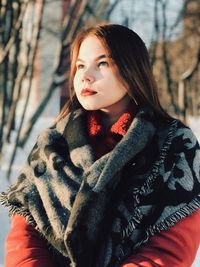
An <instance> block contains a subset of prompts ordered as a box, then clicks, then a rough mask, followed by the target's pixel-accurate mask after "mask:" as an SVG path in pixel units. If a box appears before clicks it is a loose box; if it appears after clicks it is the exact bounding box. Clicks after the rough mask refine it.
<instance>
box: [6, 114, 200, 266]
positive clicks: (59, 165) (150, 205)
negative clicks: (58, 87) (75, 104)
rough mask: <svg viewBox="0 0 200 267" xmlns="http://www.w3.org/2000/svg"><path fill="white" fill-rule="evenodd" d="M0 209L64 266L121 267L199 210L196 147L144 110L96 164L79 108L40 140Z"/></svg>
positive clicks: (174, 125) (185, 132)
mask: <svg viewBox="0 0 200 267" xmlns="http://www.w3.org/2000/svg"><path fill="white" fill-rule="evenodd" d="M1 203H2V204H3V205H5V206H8V207H9V210H10V213H11V214H12V213H18V214H22V215H23V216H25V217H26V218H27V220H28V222H29V223H31V224H33V225H34V226H35V227H36V229H37V230H38V231H39V232H40V233H41V235H42V236H43V237H44V238H45V239H46V240H47V241H48V244H50V245H51V246H52V247H53V248H54V251H55V252H56V254H57V257H59V258H60V260H61V258H62V264H61V265H60V266H68V264H67V262H70V264H71V266H73V267H75V266H76V267H85V266H88V267H94V266H101V267H117V266H119V265H120V263H121V262H122V261H123V260H124V259H126V257H128V256H129V255H131V254H133V253H135V252H136V251H137V249H138V248H139V247H140V246H141V245H142V244H143V243H145V242H147V241H148V239H149V237H150V236H153V235H155V234H156V233H158V232H160V231H162V230H166V229H168V228H169V227H171V226H172V225H174V224H176V223H177V222H178V221H179V220H181V219H182V218H184V217H186V216H187V215H189V214H191V213H192V212H194V211H195V210H197V209H198V208H200V148H199V144H198V142H197V140H196V138H195V137H194V135H193V134H192V132H191V130H190V129H189V128H187V127H186V126H184V125H183V124H181V123H180V122H179V121H177V120H175V119H170V120H165V121H164V120H161V119H160V120H157V119H156V115H155V114H154V112H153V111H152V110H150V109H141V110H140V111H139V112H138V114H137V115H136V117H135V118H134V120H133V122H132V124H131V126H130V127H129V129H128V132H127V134H126V135H125V136H124V137H123V138H122V140H121V141H120V142H119V143H118V144H117V145H116V146H115V148H114V149H113V150H112V151H111V152H109V153H107V154H105V155H104V156H102V157H101V158H100V159H98V160H96V161H95V160H94V152H93V149H92V147H91V145H90V143H89V140H88V133H87V127H86V113H85V112H84V111H83V110H82V109H79V110H76V111H74V112H71V113H70V114H69V115H68V116H67V117H66V118H65V119H63V120H62V121H60V122H59V123H57V124H56V125H55V126H54V127H52V128H49V129H47V130H45V131H44V132H43V133H42V134H40V135H39V137H38V140H37V143H36V145H35V146H34V147H33V149H32V151H31V153H30V155H29V157H28V160H27V163H26V165H25V167H24V168H23V170H22V172H21V174H20V175H19V177H18V179H17V182H16V183H15V184H14V185H13V186H11V188H9V190H8V191H7V192H6V193H2V194H1ZM64 262H65V263H66V264H65V263H64Z"/></svg>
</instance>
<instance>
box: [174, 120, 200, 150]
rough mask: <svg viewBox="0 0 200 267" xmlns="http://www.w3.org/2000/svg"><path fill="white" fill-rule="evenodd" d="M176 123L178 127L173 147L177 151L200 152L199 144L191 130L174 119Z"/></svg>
mask: <svg viewBox="0 0 200 267" xmlns="http://www.w3.org/2000/svg"><path fill="white" fill-rule="evenodd" d="M174 121H175V122H176V125H177V126H176V131H175V133H174V137H173V146H174V147H175V148H176V150H177V151H181V150H184V151H186V150H188V151H189V150H199V149H200V146H199V142H198V140H197V137H196V136H195V134H194V133H193V131H192V130H191V128H190V127H188V126H186V125H185V124H183V123H182V122H181V121H179V120H176V119H174Z"/></svg>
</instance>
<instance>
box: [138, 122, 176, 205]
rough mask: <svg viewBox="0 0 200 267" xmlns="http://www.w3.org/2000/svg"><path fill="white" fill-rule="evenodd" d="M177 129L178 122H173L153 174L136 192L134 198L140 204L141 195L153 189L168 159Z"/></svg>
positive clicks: (153, 167) (154, 165)
mask: <svg viewBox="0 0 200 267" xmlns="http://www.w3.org/2000/svg"><path fill="white" fill-rule="evenodd" d="M176 129H177V121H176V120H173V121H172V123H171V126H170V129H169V132H168V134H167V137H166V140H165V142H164V145H163V147H162V148H161V152H160V157H159V159H158V160H157V161H156V162H155V163H154V164H153V166H152V171H151V174H150V175H149V177H148V179H147V180H146V182H145V183H144V184H143V185H142V187H140V188H137V189H136V190H134V192H133V197H134V199H135V201H136V202H137V203H138V204H139V195H143V194H144V193H146V192H147V191H148V190H149V189H150V188H151V186H152V184H153V182H154V181H155V179H156V177H157V175H158V172H159V167H160V166H161V164H163V162H164V159H165V157H166V154H167V151H168V150H169V146H170V145H171V143H172V139H173V137H174V133H175V131H176Z"/></svg>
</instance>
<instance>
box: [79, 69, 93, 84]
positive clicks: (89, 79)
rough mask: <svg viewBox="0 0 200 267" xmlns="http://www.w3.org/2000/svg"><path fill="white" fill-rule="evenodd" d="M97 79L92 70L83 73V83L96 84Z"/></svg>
mask: <svg viewBox="0 0 200 267" xmlns="http://www.w3.org/2000/svg"><path fill="white" fill-rule="evenodd" d="M94 80H95V77H94V73H93V72H92V70H91V69H90V68H87V69H85V71H83V73H82V82H89V83H92V82H94Z"/></svg>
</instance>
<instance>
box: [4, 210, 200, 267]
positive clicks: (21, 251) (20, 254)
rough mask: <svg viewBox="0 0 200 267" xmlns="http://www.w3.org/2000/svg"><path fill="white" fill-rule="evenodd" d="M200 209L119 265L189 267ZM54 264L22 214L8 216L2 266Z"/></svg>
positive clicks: (199, 236) (199, 235)
mask: <svg viewBox="0 0 200 267" xmlns="http://www.w3.org/2000/svg"><path fill="white" fill-rule="evenodd" d="M199 222H200V210H198V211H197V212H195V213H193V214H192V215H190V216H188V217H187V218H185V219H183V220H181V221H180V222H178V223H177V224H176V225H175V226H173V227H171V228H170V230H168V231H162V232H161V233H159V234H157V235H156V236H154V237H152V238H151V239H150V240H149V242H148V244H146V245H145V246H144V247H143V248H141V249H140V251H139V252H138V253H137V254H136V255H134V256H132V257H130V258H129V259H127V260H126V261H125V262H124V263H123V264H122V266H121V267H160V266H162V267H169V266H170V267H180V266H181V267H190V266H191V264H192V262H193V260H194V258H195V255H196V251H197V249H198V246H199V244H200V223H199ZM36 266H42V267H56V264H55V262H54V259H53V258H52V256H51V254H50V253H49V251H48V248H47V246H46V243H45V241H44V240H43V239H42V238H41V237H40V236H39V234H38V232H37V231H36V230H35V229H34V227H32V226H30V225H28V224H27V222H26V221H25V219H24V218H23V217H22V216H19V215H15V216H13V218H12V226H11V230H10V233H9V234H8V237H7V240H6V257H5V267H36Z"/></svg>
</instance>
